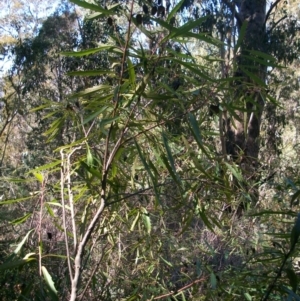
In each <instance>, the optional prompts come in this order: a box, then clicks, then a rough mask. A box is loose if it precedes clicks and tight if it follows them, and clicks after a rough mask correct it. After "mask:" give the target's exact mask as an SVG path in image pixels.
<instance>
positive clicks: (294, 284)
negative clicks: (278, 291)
mask: <svg viewBox="0 0 300 301" xmlns="http://www.w3.org/2000/svg"><path fill="white" fill-rule="evenodd" d="M285 272H286V275H287V277H288V279H289V281H290V286H291V287H292V290H293V292H295V293H296V290H297V287H298V277H297V275H296V273H295V272H294V271H293V270H292V269H286V270H285Z"/></svg>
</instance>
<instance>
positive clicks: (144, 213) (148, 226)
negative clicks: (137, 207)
mask: <svg viewBox="0 0 300 301" xmlns="http://www.w3.org/2000/svg"><path fill="white" fill-rule="evenodd" d="M141 211H142V219H143V222H144V225H145V227H146V230H147V233H148V234H150V233H151V219H150V216H149V213H148V211H147V209H146V208H144V207H142V208H141Z"/></svg>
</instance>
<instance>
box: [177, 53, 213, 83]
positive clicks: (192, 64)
mask: <svg viewBox="0 0 300 301" xmlns="http://www.w3.org/2000/svg"><path fill="white" fill-rule="evenodd" d="M173 62H176V63H178V64H180V65H182V66H184V67H185V68H187V69H189V70H190V71H192V72H193V73H195V74H197V75H199V76H200V77H202V78H204V79H206V80H208V81H210V82H214V81H215V80H214V79H212V78H210V77H209V76H208V75H207V74H205V73H204V72H202V71H200V70H199V69H196V68H194V66H195V65H194V63H188V62H184V61H181V60H178V59H176V58H173Z"/></svg>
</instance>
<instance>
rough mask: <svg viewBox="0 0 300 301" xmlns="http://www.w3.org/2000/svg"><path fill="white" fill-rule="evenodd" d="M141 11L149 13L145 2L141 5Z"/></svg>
mask: <svg viewBox="0 0 300 301" xmlns="http://www.w3.org/2000/svg"><path fill="white" fill-rule="evenodd" d="M143 12H144V13H145V14H149V9H148V6H147V5H146V4H144V5H143Z"/></svg>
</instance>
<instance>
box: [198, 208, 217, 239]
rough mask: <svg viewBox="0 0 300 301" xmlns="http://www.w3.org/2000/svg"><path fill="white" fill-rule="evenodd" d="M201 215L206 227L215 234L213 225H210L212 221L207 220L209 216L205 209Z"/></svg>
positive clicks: (201, 211) (200, 212)
mask: <svg viewBox="0 0 300 301" xmlns="http://www.w3.org/2000/svg"><path fill="white" fill-rule="evenodd" d="M199 214H200V217H201V219H202V221H203V223H204V224H205V226H206V227H207V228H208V229H209V230H210V231H212V232H213V233H215V231H214V229H213V227H212V224H211V223H210V221H209V220H208V218H207V216H206V214H205V211H204V209H203V210H200V211H199Z"/></svg>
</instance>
